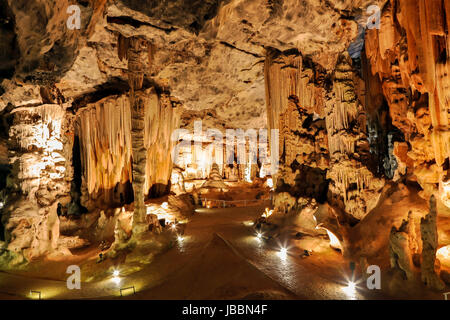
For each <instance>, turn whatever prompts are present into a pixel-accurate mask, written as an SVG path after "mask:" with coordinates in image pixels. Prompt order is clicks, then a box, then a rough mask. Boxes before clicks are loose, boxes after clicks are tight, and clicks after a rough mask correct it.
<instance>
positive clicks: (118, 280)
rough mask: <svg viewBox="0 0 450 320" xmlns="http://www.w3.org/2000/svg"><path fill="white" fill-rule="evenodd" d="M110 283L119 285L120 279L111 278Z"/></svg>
mask: <svg viewBox="0 0 450 320" xmlns="http://www.w3.org/2000/svg"><path fill="white" fill-rule="evenodd" d="M112 281H113V282H114V283H115V284H116V285H118V284H119V283H120V281H121V279H120V278H119V277H113V278H112Z"/></svg>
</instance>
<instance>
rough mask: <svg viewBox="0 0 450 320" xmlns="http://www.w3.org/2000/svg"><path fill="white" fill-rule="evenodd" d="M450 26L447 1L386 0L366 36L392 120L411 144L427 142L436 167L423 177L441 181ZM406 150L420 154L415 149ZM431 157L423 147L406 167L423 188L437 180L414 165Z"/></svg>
mask: <svg viewBox="0 0 450 320" xmlns="http://www.w3.org/2000/svg"><path fill="white" fill-rule="evenodd" d="M449 27H450V2H449V1H444V0H433V1H422V0H398V1H395V2H394V1H393V0H391V1H389V2H388V3H387V5H386V6H385V8H384V10H383V14H382V18H381V28H380V29H379V30H377V29H372V30H369V31H368V33H367V36H366V55H367V58H368V61H369V63H370V68H371V72H372V74H373V75H377V76H378V78H379V80H380V81H381V83H382V89H383V93H384V95H385V97H386V100H387V102H388V104H389V109H390V114H391V118H392V119H393V123H394V124H395V125H396V126H397V127H398V128H400V129H401V130H402V131H404V133H405V137H406V138H407V139H411V140H415V141H411V144H412V145H419V146H421V148H422V149H423V148H424V147H425V146H428V145H430V151H432V157H431V158H434V162H435V163H436V166H435V167H434V168H435V169H433V172H430V173H429V174H427V176H440V178H439V180H440V181H441V182H442V180H443V179H444V178H443V177H445V175H446V174H448V172H447V173H446V172H445V171H448V170H447V169H445V167H446V166H445V163H446V161H448V158H449V157H450V103H449V102H450V85H449V83H450V81H449V78H448V77H449V58H450V44H449V41H448V30H449ZM408 91H411V94H410V95H407V94H406V93H407V92H408ZM417 97H419V98H417ZM424 108H426V112H424V111H423V109H424ZM427 123H429V124H427ZM410 152H411V153H413V154H417V153H420V151H418V150H417V151H415V150H414V148H413V150H411V151H410ZM413 157H414V155H412V156H411V158H413ZM416 158H417V157H416ZM430 161H432V160H431V159H428V152H427V155H426V156H425V157H419V158H418V159H414V162H415V163H414V168H411V170H414V173H415V174H416V175H420V176H418V180H419V181H422V182H421V185H422V187H423V188H424V189H429V187H430V185H436V184H437V182H439V181H435V180H434V179H433V180H430V179H426V177H425V176H424V175H423V172H419V171H417V170H416V169H417V168H423V167H424V166H427V165H429V164H430ZM424 181H425V182H424ZM433 188H434V189H435V191H436V188H435V187H433ZM431 193H432V192H427V193H426V194H427V195H428V196H429V195H430V194H431Z"/></svg>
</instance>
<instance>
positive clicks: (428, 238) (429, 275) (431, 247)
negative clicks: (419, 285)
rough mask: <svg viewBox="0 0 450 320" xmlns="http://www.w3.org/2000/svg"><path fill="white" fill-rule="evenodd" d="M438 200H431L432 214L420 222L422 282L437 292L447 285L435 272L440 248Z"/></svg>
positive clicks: (433, 198)
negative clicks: (437, 223) (437, 253)
mask: <svg viewBox="0 0 450 320" xmlns="http://www.w3.org/2000/svg"><path fill="white" fill-rule="evenodd" d="M436 217H437V210H436V198H435V197H434V196H431V198H430V212H429V213H428V215H427V216H426V217H425V218H422V219H421V221H420V231H421V234H422V264H421V269H422V281H423V282H424V283H425V284H426V285H427V286H428V287H430V288H432V289H435V290H442V289H444V287H445V285H444V283H443V282H442V281H441V279H439V276H438V275H437V274H436V271H435V261H436V250H437V246H438V233H437V225H436Z"/></svg>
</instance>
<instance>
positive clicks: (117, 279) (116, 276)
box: [112, 270, 120, 285]
mask: <svg viewBox="0 0 450 320" xmlns="http://www.w3.org/2000/svg"><path fill="white" fill-rule="evenodd" d="M119 275H120V272H119V270H114V271H113V278H112V281H113V282H114V283H115V284H117V285H118V284H119V283H120V277H119Z"/></svg>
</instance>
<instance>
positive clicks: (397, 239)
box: [389, 213, 414, 280]
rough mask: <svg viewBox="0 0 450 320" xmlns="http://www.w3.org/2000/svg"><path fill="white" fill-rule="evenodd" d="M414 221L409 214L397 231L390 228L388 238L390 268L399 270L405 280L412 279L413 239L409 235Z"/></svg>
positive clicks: (411, 235)
mask: <svg viewBox="0 0 450 320" xmlns="http://www.w3.org/2000/svg"><path fill="white" fill-rule="evenodd" d="M413 224H414V221H413V220H412V216H411V213H410V214H409V215H408V219H407V220H403V221H402V224H401V226H400V227H399V228H398V229H397V228H395V227H392V229H391V233H390V236H389V256H390V262H391V268H394V269H397V270H401V271H402V272H403V274H404V275H405V278H406V279H407V280H413V279H414V270H413V251H412V250H411V248H412V247H413V243H414V238H413V234H412V233H411V228H412V227H413Z"/></svg>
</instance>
